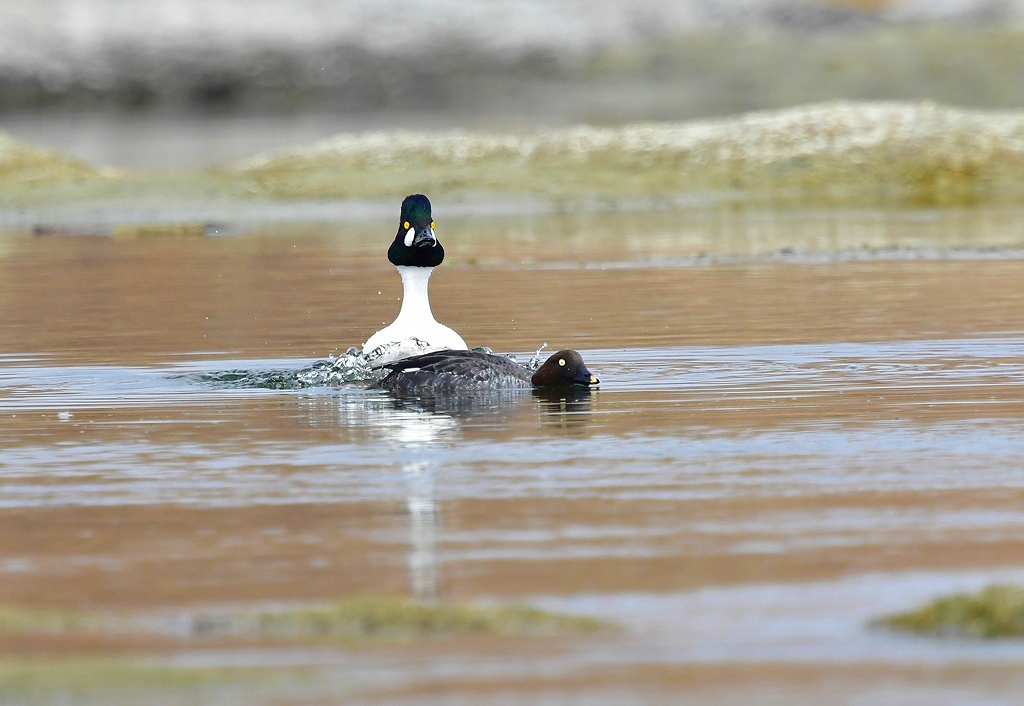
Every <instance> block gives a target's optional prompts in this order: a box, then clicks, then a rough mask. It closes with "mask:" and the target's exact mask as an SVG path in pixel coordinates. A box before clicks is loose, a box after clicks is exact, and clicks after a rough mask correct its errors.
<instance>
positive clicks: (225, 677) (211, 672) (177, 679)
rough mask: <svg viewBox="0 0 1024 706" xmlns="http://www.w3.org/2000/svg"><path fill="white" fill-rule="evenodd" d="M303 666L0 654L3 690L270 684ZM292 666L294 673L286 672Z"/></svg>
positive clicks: (301, 669) (300, 670)
mask: <svg viewBox="0 0 1024 706" xmlns="http://www.w3.org/2000/svg"><path fill="white" fill-rule="evenodd" d="M305 671H308V669H303V668H301V667H296V668H291V669H280V668H279V669H277V670H267V669H264V668H256V667H206V666H178V665H174V664H172V663H167V662H163V661H160V660H158V659H147V658H138V657H120V658H118V657H82V658H36V659H2V660H0V695H2V694H11V693H16V692H37V691H72V692H82V691H93V690H105V689H109V688H112V687H116V688H118V689H142V688H146V689H169V688H196V687H211V686H219V685H224V684H230V683H235V682H239V683H254V682H255V683H256V684H264V685H265V684H267V683H271V682H277V681H283V680H286V679H288V678H289V676H291V677H294V673H295V672H305ZM288 672H291V673H292V674H291V675H289V674H287V673H288Z"/></svg>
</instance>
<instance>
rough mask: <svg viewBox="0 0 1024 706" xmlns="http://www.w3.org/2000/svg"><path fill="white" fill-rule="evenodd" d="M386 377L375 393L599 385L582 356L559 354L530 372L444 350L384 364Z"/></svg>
mask: <svg viewBox="0 0 1024 706" xmlns="http://www.w3.org/2000/svg"><path fill="white" fill-rule="evenodd" d="M380 368H383V369H386V370H388V374H387V375H386V376H385V377H384V378H382V379H381V380H379V381H378V382H376V383H374V384H373V385H372V386H371V388H375V389H383V390H388V391H389V392H394V393H398V394H402V395H457V394H464V393H471V392H478V391H481V390H508V389H533V388H543V389H554V388H559V387H562V388H571V387H593V386H595V385H597V384H599V383H600V380H598V379H597V377H595V376H594V375H593V374H592V373H591V372H590V371H589V370H588V369H587V366H586V365H585V364H584V362H583V356H581V355H580V354H579V353H578V352H576V351H574V350H571V349H568V348H567V349H565V350H561V351H558V352H557V353H555V354H554V355H552V356H551V357H550V358H548V359H547V360H546V361H544V364H543V365H541V366H540V368H538V369H537V372H533V373H532V372H531V371H530V370H528V369H526V368H524V367H523V366H521V365H519V364H518V363H516V362H514V361H512V360H510V359H508V358H506V357H504V356H500V355H494V354H491V353H482V352H480V351H469V350H446V351H436V352H433V353H425V354H422V355H415V356H411V357H409V358H404V359H402V360H398V361H393V362H389V363H385V364H384V365H380V366H378V369H380Z"/></svg>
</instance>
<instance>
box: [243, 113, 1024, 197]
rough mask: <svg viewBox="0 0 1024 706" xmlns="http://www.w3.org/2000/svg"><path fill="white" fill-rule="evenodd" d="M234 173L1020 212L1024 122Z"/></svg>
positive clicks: (360, 151) (736, 131) (390, 143)
mask: <svg viewBox="0 0 1024 706" xmlns="http://www.w3.org/2000/svg"><path fill="white" fill-rule="evenodd" d="M230 173H232V172H231V171H230V170H225V171H224V172H223V174H230ZM234 173H235V174H236V175H237V176H238V178H240V179H242V180H248V182H249V186H248V191H249V192H250V193H252V194H254V195H262V196H265V197H273V198H328V197H332V198H333V197H351V196H370V195H381V194H390V195H399V194H402V193H407V192H409V191H412V190H422V191H427V192H429V193H432V194H436V193H446V192H460V191H461V192H479V191H485V192H487V191H490V192H497V193H524V192H530V193H536V194H540V195H544V196H548V197H550V198H552V199H555V200H569V199H572V198H574V197H581V196H584V197H585V196H597V197H605V198H608V199H613V200H614V199H629V198H637V197H651V196H678V195H684V194H690V195H697V196H700V195H703V196H705V197H707V198H710V199H719V200H732V201H737V202H758V203H777V204H780V205H798V204H833V205H840V204H846V205H868V204H892V205H896V204H901V205H947V206H952V205H959V206H962V205H973V204H977V203H982V202H1018V201H1021V200H1024V112H1002V113H998V112H986V111H971V110H961V109H957V108H948V107H942V106H937V105H933V104H928V103H922V104H904V103H850V102H839V103H828V104H820V105H811V106H805V107H800V108H792V109H787V110H781V111H774V112H760V113H751V114H748V115H744V116H740V117H735V118H727V119H721V120H706V121H695V122H689V123H660V124H653V123H652V124H638V125H627V126H624V127H590V126H577V127H570V128H564V129H552V130H544V131H539V132H529V133H522V134H490V133H481V132H466V131H459V130H456V131H449V132H441V133H416V132H404V131H397V132H377V133H369V134H362V135H342V136H339V137H336V138H334V139H333V140H329V141H327V142H323V143H320V144H318V145H315V146H313V147H310V148H306V149H300V150H294V151H291V152H287V153H283V154H278V155H275V156H267V157H263V158H258V159H253V160H250V161H249V162H246V163H243V164H242V165H240V166H239V167H238V168H237V169H236V171H235V172H234Z"/></svg>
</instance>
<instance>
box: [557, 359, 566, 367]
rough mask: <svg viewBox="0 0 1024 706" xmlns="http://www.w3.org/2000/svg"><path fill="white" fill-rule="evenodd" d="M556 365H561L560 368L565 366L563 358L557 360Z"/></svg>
mask: <svg viewBox="0 0 1024 706" xmlns="http://www.w3.org/2000/svg"><path fill="white" fill-rule="evenodd" d="M558 364H559V365H561V366H564V365H565V358H559V359H558Z"/></svg>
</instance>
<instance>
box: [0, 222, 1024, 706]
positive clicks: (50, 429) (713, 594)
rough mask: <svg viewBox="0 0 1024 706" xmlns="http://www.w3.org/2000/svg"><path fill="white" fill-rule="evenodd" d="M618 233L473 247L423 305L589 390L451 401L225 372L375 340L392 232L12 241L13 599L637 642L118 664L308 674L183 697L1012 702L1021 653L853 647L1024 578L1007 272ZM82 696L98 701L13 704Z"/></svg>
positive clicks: (154, 648)
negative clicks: (582, 618) (469, 616)
mask: <svg viewBox="0 0 1024 706" xmlns="http://www.w3.org/2000/svg"><path fill="white" fill-rule="evenodd" d="M863 218H864V220H867V221H871V220H872V219H873V218H875V217H874V216H864V217H863ZM891 219H892V220H891V225H890V226H889V227H891V228H894V229H897V230H898V229H899V227H900V226H899V224H900V223H908V222H912V219H910V218H906V217H899V216H892V217H891ZM609 220H610V222H612V223H613V224H614V225H615V226H616V227H615V228H611V227H608V225H607V222H606V223H605V225H604V226H599V225H593V224H595V223H599V222H601V221H602V219H601V218H598V217H593V220H591V221H586V220H584V221H580V220H573V219H566V218H561V217H557V216H551V217H544V218H534V219H523V220H520V221H516V220H515V219H506V220H500V219H488V218H472V217H466V218H464V219H461V220H456V222H455V223H453V224H452V226H451V230H450V237H448V238H447V239H445V240H444V242H445V244H446V247H447V248H448V249H449V253H450V258H449V261H448V262H446V263H445V265H444V266H443V267H442V268H441V269H439V270H438V271H437V273H436V274H435V277H434V278H433V280H432V293H431V294H432V298H433V304H434V312H435V314H436V316H437V318H438V319H439V320H441V321H442V322H444V323H446V324H448V325H450V326H452V327H453V328H455V329H456V330H458V331H459V332H460V333H461V334H462V335H463V336H464V337H465V338H466V340H467V341H468V342H469V343H470V345H488V346H490V347H492V348H494V349H495V350H499V351H503V352H514V353H517V354H518V356H519V358H520V360H526V359H528V358H529V357H530V356H531V355H533V353H534V352H535V351H536V350H537V349H538V348H539V347H540V346H541V345H543V344H544V343H548V344H549V346H550V347H551V348H552V349H556V348H559V347H563V346H571V347H574V348H578V349H580V350H581V351H582V352H583V354H584V356H585V358H586V360H587V363H588V366H589V367H590V368H591V369H592V370H593V371H594V372H595V373H596V374H598V375H599V376H600V377H601V379H602V385H601V387H600V389H598V390H596V391H593V392H592V393H590V394H585V395H579V396H574V397H570V398H567V399H562V398H560V397H558V396H555V397H550V396H547V397H544V396H536V395H533V394H529V393H524V394H518V395H514V396H511V397H507V396H502V397H493V398H485V399H482V400H479V401H477V402H475V403H452V404H440V405H437V404H433V405H430V404H424V403H418V402H416V401H402V400H395V399H392V398H390V397H388V396H387V395H386V394H384V393H381V392H378V391H372V390H367V389H365V388H364V386H363V385H361V384H358V383H346V384H338V385H329V386H313V387H307V386H299V385H293V386H291V387H292V388H293V389H266V388H261V387H258V386H256V387H253V386H245V385H238V384H228V383H226V382H225V380H227V379H228V378H226V377H225V376H224V374H225V373H227V372H229V371H241V373H242V374H244V375H250V376H256V377H259V376H260V375H269V374H273V375H277V376H279V378H280V379H294V376H295V375H296V374H297V373H298V372H299V371H302V370H304V369H308V368H309V367H310V366H311V365H313V364H314V363H315V361H318V360H323V359H325V358H326V357H327V356H329V355H332V354H333V355H340V354H343V353H344V351H345V350H346V349H347V348H348V347H349V346H352V345H359V344H360V343H361V342H362V341H363V340H365V339H366V338H367V337H368V336H369V335H370V334H371V333H372V332H373V331H375V330H376V329H377V328H379V326H380V325H381V323H382V322H385V321H390V320H391V318H393V317H394V315H395V314H396V313H397V310H398V307H399V302H398V301H397V298H398V297H399V295H400V282H399V278H398V277H397V275H396V274H395V273H394V271H393V269H392V268H391V267H390V265H388V264H387V263H386V261H385V260H384V257H383V252H384V250H385V249H386V246H387V244H388V242H389V241H390V239H391V237H392V235H391V233H390V225H388V226H387V227H383V226H380V227H378V226H377V225H376V224H373V223H370V222H365V223H351V222H348V223H331V224H306V225H303V224H292V225H289V226H281V227H277V228H274V227H264V228H261V229H258V230H255V231H246V230H245V229H237V230H236V231H234V233H235V234H233V235H230V236H226V237H207V238H198V239H141V240H119V239H113V238H109V237H104V236H103V235H100V234H93V235H83V234H76V233H73V232H69V233H66V234H57V235H49V236H32V235H30V234H27V233H17V232H9V233H7V234H5V235H2V236H0V253H2V254H0V332H2V333H0V420H2V427H0V430H2V431H0V434H2V436H0V448H2V454H0V526H2V527H3V528H4V531H3V532H0V574H2V580H0V603H4V604H14V605H19V606H37V607H55V608H82V607H86V608H90V609H104V610H113V611H116V610H141V611H164V610H168V609H179V608H182V609H195V608H197V607H203V606H221V605H254V606H256V605H265V604H291V603H295V602H309V601H311V602H316V601H327V600H333V599H338V598H342V597H346V596H352V595H360V594H365V593H389V594H395V593H397V594H404V595H412V596H416V597H420V598H424V599H428V600H433V599H439V600H452V601H455V600H489V601H494V600H497V601H522V602H528V603H533V604H536V605H540V606H542V607H547V608H551V609H555V610H561V611H566V612H576V613H583V614H588V615H596V616H602V617H609V618H612V619H614V620H616V621H618V622H619V623H620V624H621V625H622V626H623V630H622V631H621V632H617V633H614V634H607V635H598V636H584V637H573V638H562V639H558V640H554V641H541V642H540V643H538V642H537V641H533V642H531V641H530V640H526V639H522V640H519V639H517V640H500V639H493V640H484V641H483V642H480V641H476V642H474V641H470V642H468V643H467V642H465V641H458V640H455V641H439V642H433V643H430V644H428V645H423V646H417V645H402V646H394V647H384V648H382V647H376V648H373V649H369V650H368V649H358V648H317V649H309V648H303V649H298V648H296V649H287V648H280V649H275V650H269V649H267V648H265V647H252V646H249V647H246V646H240V645H215V644H206V643H203V642H202V641H198V642H196V641H193V642H188V641H186V642H184V643H174V644H168V643H166V642H160V641H157V642H156V643H146V641H145V640H141V641H140V643H139V644H137V645H135V646H134V647H132V648H131V649H130V650H129V653H130V654H142V655H147V656H149V657H152V658H154V659H157V660H158V661H160V663H161V664H165V665H168V666H171V667H175V666H179V667H180V666H187V665H202V666H225V665H229V666H230V665H236V666H237V665H268V664H269V665H278V666H280V665H293V666H294V665H300V666H303V665H305V666H308V667H310V668H312V669H314V670H315V672H316V674H318V675H319V676H318V677H317V679H316V680H313V682H309V683H307V682H305V681H301V680H300V681H297V682H289V681H288V680H287V679H285V680H283V682H281V683H280V684H278V686H276V687H274V688H272V689H269V690H267V691H265V692H261V693H260V694H257V695H255V696H254V695H253V694H252V693H250V692H246V691H245V690H244V689H241V690H238V691H232V690H230V689H229V690H221V691H217V692H216V693H213V692H209V693H206V694H205V695H203V694H200V695H198V696H196V695H194V694H192V695H189V696H187V697H185V696H182V695H181V694H177V695H176V696H172V697H168V698H172V699H177V700H176V701H175V702H189V703H191V702H192V701H190V699H195V702H196V703H210V702H223V703H236V702H237V703H242V702H248V703H254V702H257V703H258V702H265V703H320V702H323V700H328V701H329V702H333V701H331V699H338V698H342V697H344V698H345V699H346V702H353V703H363V702H365V703H396V704H397V703H402V704H405V703H423V704H432V703H494V704H504V703H523V702H529V703H560V704H561V703H588V704H589V703H595V704H597V703H600V704H620V703H644V704H646V703H673V704H676V703H702V704H703V703H738V702H752V701H757V702H758V703H787V704H793V703H820V702H822V701H823V700H824V699H826V698H827V699H828V700H830V701H835V702H839V703H894V704H896V703H899V704H904V703H929V704H943V703H949V704H956V703H968V702H970V703H1015V702H1016V700H1017V698H1018V696H1017V695H1018V694H1019V693H1020V689H1021V687H1022V686H1024V684H1022V683H1021V677H1020V674H1021V671H1020V670H1021V667H1022V666H1024V645H1022V644H1019V643H1017V642H1013V641H1003V642H996V643H975V642H969V641H936V640H929V639H921V638H910V637H904V636H899V635H895V634H891V633H887V632H884V631H877V630H873V629H869V628H868V627H867V626H866V623H867V621H868V620H869V619H870V618H871V617H873V616H875V615H878V614H880V613H883V612H886V611H892V610H900V609H904V608H908V607H911V606H913V605H915V604H917V603H919V602H920V601H922V600H925V599H927V598H930V597H933V596H934V595H937V594H940V593H947V592H950V591H953V590H960V589H968V588H975V587H980V586H982V585H985V584H986V583H990V582H993V581H1019V580H1022V579H1024V565H1022V563H1021V560H1020V557H1021V556H1024V554H1022V550H1024V546H1022V542H1024V511H1022V510H1021V508H1022V507H1024V504H1022V500H1024V462H1022V461H1021V460H1020V459H1022V458H1024V441H1022V439H1024V395H1022V392H1024V389H1022V387H1024V325H1022V322H1021V317H1020V310H1021V308H1020V302H1021V301H1022V295H1024V261H1020V260H1016V259H1010V258H1005V257H1003V258H996V257H992V258H988V259H978V258H975V259H935V258H924V259H914V260H907V259H879V260H873V261H838V262H827V261H816V262H809V261H806V260H801V259H800V258H789V259H787V258H786V257H781V258H777V259H775V260H772V259H760V260H759V259H757V258H756V257H753V258H751V257H749V256H750V255H751V250H752V249H753V250H755V251H756V246H754V245H752V243H757V242H760V241H758V239H757V237H755V236H754V235H752V234H750V233H749V232H748V236H749V237H748V238H746V239H744V238H743V237H740V236H742V233H743V232H744V231H741V230H736V231H735V232H734V235H735V237H733V238H730V239H729V240H727V241H725V242H724V243H723V246H722V250H723V252H731V253H733V254H734V255H740V254H742V255H744V256H745V257H748V260H749V261H748V262H744V261H743V259H742V258H737V259H734V260H731V261H729V263H728V264H720V265H714V264H707V265H701V266H694V265H695V264H698V265H699V264H700V263H699V262H695V261H694V260H692V259H687V258H693V257H695V256H697V255H698V254H699V253H697V252H695V250H696V248H695V246H694V245H693V242H696V241H694V240H693V235H692V234H693V233H694V232H695V228H694V227H693V226H692V223H693V222H694V221H692V220H691V221H687V222H688V223H690V226H687V227H685V228H681V230H680V232H678V233H676V235H675V236H674V237H668V236H666V237H665V238H661V239H659V238H654V237H652V238H649V239H646V240H645V239H644V238H643V237H642V236H643V234H645V233H647V234H652V233H653V234H656V233H668V234H671V233H673V230H672V227H673V226H672V222H673V220H675V222H677V223H678V222H681V221H679V219H678V217H676V216H673V215H671V214H661V215H653V216H643V215H640V214H635V215H633V216H629V215H621V214H620V215H618V216H615V217H614V218H610V219H609ZM969 220H970V219H968V221H969ZM940 221H941V218H940ZM800 222H801V223H802V225H801V226H800V227H803V228H808V229H811V228H813V227H814V226H813V220H808V218H807V217H804V218H803V220H801V221H800ZM872 222H877V219H875V220H874V221H872ZM932 222H935V221H934V218H933V221H932ZM972 222H973V221H972ZM588 223H590V224H591V226H590V227H587V224H588ZM777 223H778V221H776V224H777ZM852 223H853V222H841V223H840V225H841V226H842V227H844V228H853V227H854V225H852ZM964 223H965V221H964V220H963V214H954V215H950V217H949V220H947V221H942V226H941V227H942V228H944V229H946V230H947V231H948V232H950V233H952V234H954V236H955V234H956V233H957V232H958V229H962V228H964V227H966V226H965V225H964ZM581 224H582V225H581ZM819 225H820V227H821V228H822V233H823V235H822V237H825V235H824V234H825V232H826V231H827V228H826V227H825V225H822V224H821V223H819ZM773 227H777V226H773ZM908 227H911V226H908ZM630 233H632V234H634V235H632V236H629V234H630ZM737 233H738V235H736V234H737ZM445 235H446V234H445V233H442V238H445ZM951 237H952V236H951ZM737 238H738V240H737ZM1006 238H1007V239H1011V236H1010V235H1006ZM698 240H699V239H698ZM700 242H703V241H700ZM687 243H690V244H687ZM754 254H755V255H756V252H755V253H754ZM286 387H287V386H286ZM147 645H148V646H147ZM27 649H29V648H27V647H26V646H25V644H23V643H19V642H18V640H16V639H13V638H9V637H4V638H2V639H0V650H3V652H4V654H5V655H7V657H11V656H14V655H24V654H28V652H26V650H27ZM93 649H94V647H90V645H89V644H77V645H76V643H75V641H74V640H70V641H68V640H65V641H63V642H61V643H60V644H59V645H57V644H49V645H47V644H45V641H44V644H42V645H35V646H32V647H31V650H35V651H36V652H37V653H42V654H50V653H59V654H91V653H92V651H93ZM119 649H122V650H124V649H125V648H124V646H123V645H121V647H120V648H119ZM310 684H314V685H315V687H314V686H310ZM90 693H91V692H90ZM136 696H138V695H136ZM156 696H157V694H149V695H148V696H146V697H144V698H143V697H139V698H142V699H143V700H148V699H150V698H156ZM51 697H52V698H51ZM65 697H66V698H71V699H72V700H75V699H77V700H79V701H89V700H90V699H93V701H97V702H103V699H104V697H102V696H96V695H95V694H93V695H92V696H90V695H89V693H83V694H77V695H75V694H72V695H71V696H67V695H63V696H62V695H60V694H56V695H54V694H50V695H49V696H47V692H42V693H39V694H36V695H34V696H31V697H30V700H35V701H37V702H46V701H47V700H52V701H57V700H59V699H61V698H65ZM26 698H29V697H26ZM261 699H262V700H263V701H261Z"/></svg>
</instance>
